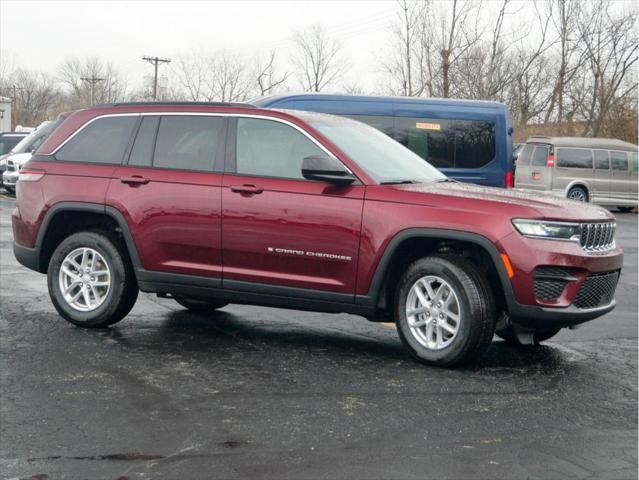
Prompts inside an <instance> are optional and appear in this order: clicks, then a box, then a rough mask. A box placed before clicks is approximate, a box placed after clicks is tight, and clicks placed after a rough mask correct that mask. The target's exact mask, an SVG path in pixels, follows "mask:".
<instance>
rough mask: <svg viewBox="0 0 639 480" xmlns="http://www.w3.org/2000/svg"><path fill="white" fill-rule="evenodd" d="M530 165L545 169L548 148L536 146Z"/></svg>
mask: <svg viewBox="0 0 639 480" xmlns="http://www.w3.org/2000/svg"><path fill="white" fill-rule="evenodd" d="M530 164H531V165H532V166H534V167H545V166H547V165H548V147H545V146H543V145H537V146H536V147H535V152H534V153H533V155H532V161H531V162H530Z"/></svg>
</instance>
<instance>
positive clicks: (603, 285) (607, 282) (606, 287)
mask: <svg viewBox="0 0 639 480" xmlns="http://www.w3.org/2000/svg"><path fill="white" fill-rule="evenodd" d="M618 280H619V272H618V271H614V272H606V273H596V274H592V275H588V278H586V281H585V282H584V283H583V285H582V286H581V288H580V289H579V293H578V294H577V297H576V298H575V302H574V303H575V306H576V307H577V308H597V307H601V306H604V305H608V304H609V303H610V302H612V299H613V297H614V295H615V289H616V288H617V281H618Z"/></svg>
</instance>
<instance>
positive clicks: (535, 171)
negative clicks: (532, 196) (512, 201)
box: [517, 144, 552, 190]
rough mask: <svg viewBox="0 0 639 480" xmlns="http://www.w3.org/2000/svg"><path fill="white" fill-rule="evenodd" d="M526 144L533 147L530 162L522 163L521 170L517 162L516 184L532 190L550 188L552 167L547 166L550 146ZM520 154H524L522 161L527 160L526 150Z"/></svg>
mask: <svg viewBox="0 0 639 480" xmlns="http://www.w3.org/2000/svg"><path fill="white" fill-rule="evenodd" d="M527 146H530V147H533V150H532V153H531V154H530V163H529V164H525V165H522V166H523V167H524V168H523V169H522V171H521V172H520V171H519V163H518V164H517V178H518V181H517V186H518V187H521V188H530V189H533V190H550V187H551V185H552V167H548V166H547V162H548V156H549V154H550V152H551V146H550V145H547V144H528V145H527ZM524 148H526V147H524ZM522 154H524V155H526V156H525V157H524V158H523V159H522V163H523V162H524V161H526V160H527V155H528V152H522ZM526 163H527V162H526Z"/></svg>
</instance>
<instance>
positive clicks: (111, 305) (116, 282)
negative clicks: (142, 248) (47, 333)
mask: <svg viewBox="0 0 639 480" xmlns="http://www.w3.org/2000/svg"><path fill="white" fill-rule="evenodd" d="M85 250H86V251H88V250H90V251H92V252H93V253H91V254H89V261H90V262H91V263H90V265H92V266H94V267H95V268H97V269H100V270H97V271H96V275H95V277H93V275H92V276H91V277H88V278H87V277H86V276H84V275H91V274H87V273H86V272H81V273H82V275H78V269H77V268H75V267H71V268H72V270H71V269H70V268H69V265H71V263H68V262H66V260H67V259H68V258H70V257H72V256H73V255H76V252H80V253H78V255H80V256H82V255H83V253H82V251H85ZM100 257H101V259H100ZM73 258H80V257H73ZM82 259H84V257H82ZM91 259H92V260H91ZM101 260H103V262H102V261H101ZM63 263H64V265H65V269H64V270H63V269H62V266H63ZM82 264H84V262H76V265H79V266H82ZM87 265H89V263H87ZM96 265H97V266H96ZM61 270H62V275H61ZM70 270H71V271H72V273H73V275H68V274H65V271H70ZM81 270H82V269H81ZM105 271H106V272H108V277H106V276H105V274H101V272H105ZM81 277H83V278H81ZM93 278H95V279H96V281H98V282H99V281H102V283H107V284H108V286H103V285H101V286H97V285H99V283H95V284H94V282H93V281H92V279H93ZM107 278H108V280H107ZM69 279H72V280H69ZM66 281H68V283H69V288H71V284H73V283H76V282H80V283H79V285H82V289H85V290H87V291H89V290H92V291H93V292H94V293H93V298H94V300H96V301H95V302H94V306H93V307H91V305H87V302H86V301H85V300H86V298H85V297H84V293H77V292H78V288H79V287H78V286H76V287H74V289H73V290H71V293H70V294H69V295H70V296H75V295H76V294H77V295H79V297H78V300H76V302H77V303H78V304H79V303H80V302H83V305H78V304H76V305H75V307H74V306H73V305H72V304H71V303H70V302H69V301H68V300H67V299H65V296H64V293H63V291H62V288H63V285H64V286H66V284H65V283H64V282H66ZM89 281H91V285H90V286H91V287H92V288H91V289H89ZM82 282H85V283H82ZM47 283H48V287H49V296H50V297H51V300H52V302H53V305H54V306H55V308H56V310H57V311H58V313H59V314H60V315H61V316H62V317H63V318H64V319H65V320H67V321H69V322H71V323H72V324H74V325H77V326H79V327H86V328H103V327H107V326H109V325H113V324H114V323H117V322H119V321H120V320H122V319H123V318H124V317H125V316H126V315H127V314H128V313H129V312H130V311H131V309H132V308H133V305H134V304H135V301H136V300H137V298H138V286H137V282H136V280H135V275H134V273H133V268H132V267H131V265H130V263H129V260H128V258H127V257H126V255H124V254H123V253H122V252H121V251H120V250H119V249H118V247H117V246H116V245H115V244H114V243H113V241H112V240H111V239H110V238H109V237H107V236H106V235H104V234H102V233H99V232H80V233H75V234H73V235H70V236H69V237H67V238H65V239H64V240H63V241H62V242H61V243H60V245H58V246H57V248H56V249H55V251H54V252H53V255H52V256H51V261H50V262H49V267H48V271H47ZM85 285H86V287H85ZM95 292H100V293H101V294H102V296H101V303H99V304H98V301H97V299H98V297H99V296H100V295H99V294H98V293H95ZM91 296H92V294H91V293H88V298H89V299H90V298H91ZM80 297H82V298H80ZM89 303H91V302H89ZM81 307H82V308H84V310H81V309H79V308H81Z"/></svg>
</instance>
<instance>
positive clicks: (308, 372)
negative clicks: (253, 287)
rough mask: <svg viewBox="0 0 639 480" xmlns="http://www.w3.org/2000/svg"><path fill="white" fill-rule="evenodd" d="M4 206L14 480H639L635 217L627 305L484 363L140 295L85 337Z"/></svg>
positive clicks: (3, 329) (2, 316)
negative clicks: (18, 239)
mask: <svg viewBox="0 0 639 480" xmlns="http://www.w3.org/2000/svg"><path fill="white" fill-rule="evenodd" d="M14 204H15V202H14V200H13V199H11V198H8V197H6V196H0V271H1V272H0V392H2V393H1V401H0V472H1V474H0V477H1V478H7V479H9V478H11V479H13V478H37V479H58V478H73V479H76V478H92V479H93V478H100V479H102V478H103V479H113V480H115V479H142V478H145V479H147V478H153V479H155V478H167V479H176V478H184V479H195V478H202V479H204V478H206V479H208V478H243V479H244V478H278V479H286V478H344V479H352V478H401V479H404V478H405V479H412V478H438V479H465V478H497V479H518V478H577V479H586V478H604V479H622V478H636V475H637V215H635V214H617V218H618V234H617V241H618V243H620V244H621V245H622V247H623V248H624V250H625V252H626V259H625V270H624V272H623V274H622V277H621V283H620V285H619V288H618V293H617V299H618V303H619V305H618V307H617V309H616V310H615V311H613V312H611V313H610V314H608V315H606V316H605V317H603V318H601V319H599V320H596V321H594V322H592V323H589V324H586V325H584V326H582V327H581V328H580V329H578V330H574V331H565V332H562V333H560V334H559V335H558V336H557V337H555V338H553V339H552V341H550V342H549V343H547V344H546V345H545V346H542V347H539V348H537V349H535V348H524V347H519V348H516V347H511V346H508V345H506V344H504V343H503V342H500V341H498V340H495V341H494V342H493V345H492V347H491V348H490V350H489V351H488V353H487V355H486V356H485V357H484V358H483V359H482V360H481V362H480V364H479V365H477V366H473V367H469V368H464V369H458V370H442V369H437V368H430V367H426V366H422V365H420V364H417V363H415V362H414V361H413V360H411V359H410V358H409V357H408V356H407V353H406V352H405V351H404V349H403V348H402V346H401V345H400V341H399V338H398V336H397V334H396V332H395V329H394V328H392V326H388V325H383V324H375V323H370V322H368V321H366V320H364V319H362V318H359V317H355V316H350V315H325V314H317V313H305V312H297V311H286V310H278V309H267V308H261V307H248V306H233V305H232V306H228V307H226V308H224V309H222V310H221V311H220V312H218V313H213V314H210V315H200V314H192V313H187V312H186V311H185V310H183V309H181V308H180V307H179V306H178V305H177V304H176V303H174V302H173V301H171V300H163V299H158V298H156V297H154V296H151V295H141V296H140V298H139V300H138V303H137V305H136V306H135V308H134V310H133V311H132V313H131V314H130V315H129V316H128V318H127V319H125V320H124V321H122V322H121V323H119V324H118V325H116V326H115V327H114V328H111V329H108V330H102V331H89V330H81V329H79V328H74V327H72V326H71V325H70V324H68V323H66V322H65V321H63V320H62V319H61V318H60V317H58V315H57V314H56V312H55V310H54V308H53V306H52V305H51V303H50V301H49V298H48V294H47V288H46V278H45V276H43V275H39V274H37V273H34V272H31V271H29V270H27V269H24V268H22V267H21V266H19V265H18V264H17V262H16V261H15V259H14V257H13V254H12V251H11V242H12V233H11V225H10V212H11V210H12V209H13V207H14Z"/></svg>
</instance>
